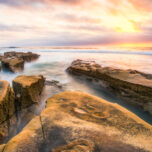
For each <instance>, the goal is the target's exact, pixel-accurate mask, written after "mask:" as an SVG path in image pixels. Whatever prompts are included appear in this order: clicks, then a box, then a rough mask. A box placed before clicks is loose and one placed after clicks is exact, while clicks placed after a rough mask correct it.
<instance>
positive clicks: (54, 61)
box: [0, 47, 152, 124]
mask: <svg viewBox="0 0 152 152" xmlns="http://www.w3.org/2000/svg"><path fill="white" fill-rule="evenodd" d="M8 51H23V52H29V51H31V52H35V53H38V54H39V55H40V58H39V59H38V60H36V61H34V62H31V63H26V64H25V68H24V71H22V72H19V73H16V74H13V73H9V72H6V71H2V72H0V79H1V80H7V81H9V82H10V84H12V80H13V79H14V78H15V77H16V76H18V75H39V74H42V75H43V76H44V77H45V78H46V80H48V81H50V80H57V81H59V82H60V83H61V84H63V86H64V89H63V90H60V89H58V88H54V87H49V86H46V87H45V89H44V92H43V96H42V99H41V102H40V104H39V105H38V106H37V108H35V112H36V113H37V114H40V112H41V111H42V110H43V109H44V108H45V101H46V100H47V98H49V97H50V96H52V95H54V94H56V93H59V92H61V91H65V90H79V91H83V92H87V93H90V94H92V95H96V96H98V97H101V98H103V99H106V100H108V101H109V102H113V103H117V104H119V105H121V106H123V107H125V108H127V109H128V110H130V111H132V112H133V113H135V114H136V115H138V116H139V117H140V118H142V119H143V120H145V121H146V122H148V123H150V124H152V117H151V115H149V114H148V113H147V112H145V111H144V110H143V109H141V108H137V107H135V106H133V105H131V104H129V103H126V102H125V101H122V100H121V99H119V98H117V97H116V96H115V95H113V94H112V93H110V92H109V91H108V90H106V89H105V88H104V87H101V86H99V85H98V83H95V82H91V81H89V80H83V79H81V78H77V77H73V76H71V75H69V74H68V73H67V72H66V69H67V67H68V66H70V64H71V62H72V61H73V60H75V59H82V60H89V61H90V60H91V61H96V62H97V63H99V64H101V65H102V66H110V67H114V68H121V69H134V70H138V71H141V72H145V73H150V74H152V49H151V50H150V49H149V50H145V49H144V50H137V49H132V50H129V49H128V50H127V49H125V50H121V49H114V50H112V49H109V50H106V49H52V48H42V47H41V48H34V47H33V48H32V47H31V48H27V47H26V48H1V49H0V54H3V53H4V52H8Z"/></svg>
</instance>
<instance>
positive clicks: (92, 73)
mask: <svg viewBox="0 0 152 152" xmlns="http://www.w3.org/2000/svg"><path fill="white" fill-rule="evenodd" d="M67 71H68V72H69V73H71V74H74V75H81V76H88V77H91V78H93V79H96V80H101V81H102V82H103V83H104V84H105V85H104V86H106V87H107V88H108V89H110V90H111V91H112V92H113V93H114V94H116V95H117V96H119V97H121V98H123V99H124V100H126V101H128V102H131V103H133V104H135V105H137V106H140V107H142V108H143V109H144V110H145V111H148V112H149V113H151V114H152V75H151V74H145V73H142V72H139V71H136V70H121V69H115V68H111V67H101V66H100V65H99V64H96V63H95V62H87V61H82V60H76V61H74V62H73V63H72V64H71V66H70V67H69V68H68V69H67ZM103 83H102V84H103Z"/></svg>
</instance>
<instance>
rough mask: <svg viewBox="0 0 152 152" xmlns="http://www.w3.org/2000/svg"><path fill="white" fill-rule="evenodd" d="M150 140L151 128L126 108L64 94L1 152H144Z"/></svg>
mask: <svg viewBox="0 0 152 152" xmlns="http://www.w3.org/2000/svg"><path fill="white" fill-rule="evenodd" d="M78 109H80V110H78ZM82 111H84V112H82ZM124 120H125V121H124ZM80 139H82V140H80ZM82 141H83V142H82ZM151 141H152V127H151V125H149V124H147V123H146V122H144V121H143V120H141V119H140V118H138V117H137V116H136V115H134V114H133V113H131V112H129V111H128V110H126V109H125V108H123V107H121V106H119V105H117V104H113V103H109V102H107V101H105V100H103V99H100V98H98V97H95V96H92V95H89V94H86V93H82V92H64V93H60V94H57V95H54V96H53V97H51V98H49V99H48V100H47V105H46V109H45V110H44V111H43V112H42V113H41V115H40V116H37V117H36V118H34V119H33V120H32V121H31V122H30V123H29V124H28V125H27V126H26V127H25V128H24V129H23V130H22V131H21V132H20V133H19V134H18V135H17V136H15V137H14V138H12V139H11V140H10V141H9V142H8V143H7V144H6V146H5V149H4V151H3V152H10V151H11V152H18V151H20V152H27V151H28V152H42V151H43V152H49V151H72V150H73V151H76V150H77V151H79V150H82V151H85V150H86V151H87V150H90V151H103V152H107V151H117V152H122V150H123V152H139V151H143V152H146V151H151V149H152V145H151Z"/></svg>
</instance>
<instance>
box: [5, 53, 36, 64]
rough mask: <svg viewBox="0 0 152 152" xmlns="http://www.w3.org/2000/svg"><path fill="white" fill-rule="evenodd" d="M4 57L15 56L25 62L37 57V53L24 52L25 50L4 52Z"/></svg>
mask: <svg viewBox="0 0 152 152" xmlns="http://www.w3.org/2000/svg"><path fill="white" fill-rule="evenodd" d="M4 57H5V58H10V57H11V58H12V57H15V58H19V59H22V60H24V61H25V62H31V61H33V60H36V59H38V58H39V55H38V54H35V53H32V52H27V53H25V52H5V53H4Z"/></svg>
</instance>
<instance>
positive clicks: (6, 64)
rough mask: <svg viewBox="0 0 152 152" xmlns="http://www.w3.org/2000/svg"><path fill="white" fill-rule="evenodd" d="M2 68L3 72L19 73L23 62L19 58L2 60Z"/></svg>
mask: <svg viewBox="0 0 152 152" xmlns="http://www.w3.org/2000/svg"><path fill="white" fill-rule="evenodd" d="M1 62H2V67H3V69H4V70H8V71H11V72H19V71H21V70H23V69H24V60H23V59H19V58H3V59H2V61H1Z"/></svg>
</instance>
